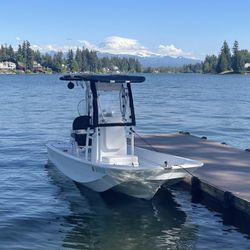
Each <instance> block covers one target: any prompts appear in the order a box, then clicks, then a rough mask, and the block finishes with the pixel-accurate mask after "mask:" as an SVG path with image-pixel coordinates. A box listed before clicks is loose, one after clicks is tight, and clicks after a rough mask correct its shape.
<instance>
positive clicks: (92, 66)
mask: <svg viewBox="0 0 250 250" xmlns="http://www.w3.org/2000/svg"><path fill="white" fill-rule="evenodd" d="M1 61H11V62H14V63H16V65H17V67H18V68H22V69H23V70H24V71H27V70H29V71H33V70H34V68H35V66H34V63H36V65H37V64H39V65H41V66H42V67H43V68H45V69H50V70H51V71H53V72H55V73H63V72H95V73H96V72H109V71H111V72H112V71H119V72H141V71H142V66H141V64H140V62H139V61H138V60H137V59H134V58H125V57H103V58H98V56H97V52H96V51H93V50H89V49H86V48H82V49H80V48H78V49H77V50H76V51H75V52H74V51H73V50H72V49H70V50H69V51H68V52H67V53H63V52H62V51H59V52H54V53H46V54H42V53H41V52H40V51H39V50H34V49H32V46H31V44H30V42H29V41H24V42H23V43H22V44H20V45H19V46H18V49H17V51H15V50H14V49H13V47H12V46H11V45H1V47H0V62H1Z"/></svg>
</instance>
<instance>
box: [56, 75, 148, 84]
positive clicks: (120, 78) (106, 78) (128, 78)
mask: <svg viewBox="0 0 250 250" xmlns="http://www.w3.org/2000/svg"><path fill="white" fill-rule="evenodd" d="M60 80H63V81H90V82H107V83H110V82H116V83H126V82H129V83H135V82H144V81H145V77H144V76H133V75H94V74H93V75H91V74H85V75H65V76H62V77H60Z"/></svg>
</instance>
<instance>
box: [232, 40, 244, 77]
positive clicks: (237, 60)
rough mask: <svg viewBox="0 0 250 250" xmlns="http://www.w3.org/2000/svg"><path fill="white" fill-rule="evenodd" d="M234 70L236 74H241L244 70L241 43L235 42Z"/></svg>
mask: <svg viewBox="0 0 250 250" xmlns="http://www.w3.org/2000/svg"><path fill="white" fill-rule="evenodd" d="M232 69H233V71H234V72H236V73H239V72H241V71H242V70H243V69H244V61H243V58H242V54H241V53H240V51H239V43H238V42H237V41H235V42H234V46H233V56H232Z"/></svg>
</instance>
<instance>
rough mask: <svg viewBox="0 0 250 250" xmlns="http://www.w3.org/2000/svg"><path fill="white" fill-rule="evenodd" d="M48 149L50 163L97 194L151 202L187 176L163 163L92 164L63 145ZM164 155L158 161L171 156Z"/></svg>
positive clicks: (194, 167) (141, 152)
mask: <svg viewBox="0 0 250 250" xmlns="http://www.w3.org/2000/svg"><path fill="white" fill-rule="evenodd" d="M47 149H48V155H49V160H50V161H51V162H52V163H53V164H54V165H55V166H56V167H57V168H58V169H59V170H60V171H61V172H62V173H63V174H64V175H66V176H67V177H69V178H70V179H72V180H74V181H76V182H78V183H80V184H82V185H84V186H86V187H88V188H90V189H92V190H94V191H96V192H104V191H107V190H109V189H111V190H114V191H116V192H121V193H124V194H126V195H129V196H133V197H136V198H143V199H151V198H152V197H153V196H154V195H155V193H156V192H157V191H158V189H159V188H160V187H161V186H162V185H163V184H166V185H167V186H170V185H172V184H174V183H176V182H178V181H179V180H181V179H183V178H184V177H185V176H187V172H186V171H185V170H184V169H183V168H181V167H179V168H178V167H163V166H161V165H160V164H159V163H157V164H156V165H155V166H153V167H152V166H144V164H143V161H141V163H142V164H141V165H140V166H139V167H133V166H122V165H119V166H118V165H108V164H97V163H92V162H89V161H86V160H84V159H83V158H81V157H79V156H77V155H76V154H75V155H74V153H73V152H71V150H70V147H69V146H67V145H66V146H64V145H62V144H61V145H60V144H56V145H52V144H49V145H47ZM147 151H148V152H147ZM137 153H138V154H141V155H144V154H145V155H148V154H152V151H149V150H145V149H140V148H137ZM153 153H155V152H153ZM156 154H159V153H156ZM164 155H165V154H159V155H156V156H157V158H158V159H160V158H161V157H163V158H164V157H167V155H166V156H164ZM139 159H140V156H139ZM164 159H165V158H164ZM181 159H183V158H181ZM161 160H162V159H160V161H161ZM200 165H201V164H200V163H199V164H198V162H197V164H193V166H192V167H189V171H190V172H193V171H194V170H195V169H196V168H198V167H199V166H200Z"/></svg>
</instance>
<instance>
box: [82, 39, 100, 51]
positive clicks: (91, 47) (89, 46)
mask: <svg viewBox="0 0 250 250" xmlns="http://www.w3.org/2000/svg"><path fill="white" fill-rule="evenodd" d="M78 42H79V43H80V44H81V45H82V46H83V47H84V48H86V49H89V50H98V48H97V47H96V45H94V44H92V43H90V42H88V41H86V40H78Z"/></svg>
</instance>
